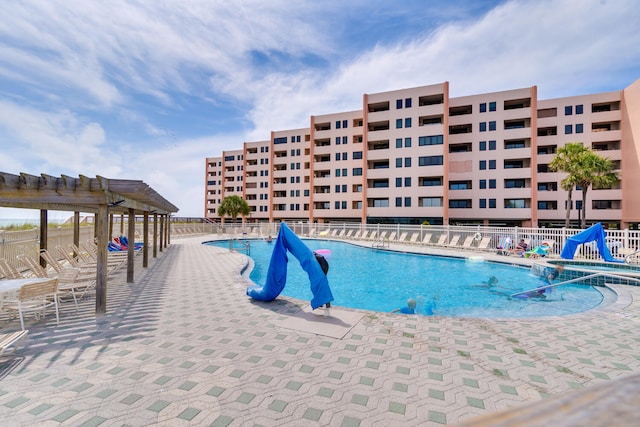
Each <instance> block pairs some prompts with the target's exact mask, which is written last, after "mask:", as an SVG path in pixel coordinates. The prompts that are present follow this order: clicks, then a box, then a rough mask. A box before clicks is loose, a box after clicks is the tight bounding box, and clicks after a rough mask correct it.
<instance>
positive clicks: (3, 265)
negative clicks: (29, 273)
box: [0, 258, 23, 279]
mask: <svg viewBox="0 0 640 427" xmlns="http://www.w3.org/2000/svg"><path fill="white" fill-rule="evenodd" d="M0 275H1V276H2V277H4V278H5V279H22V277H23V276H22V274H20V272H19V271H18V269H16V268H15V267H14V266H13V265H11V264H9V261H7V260H6V259H4V258H0Z"/></svg>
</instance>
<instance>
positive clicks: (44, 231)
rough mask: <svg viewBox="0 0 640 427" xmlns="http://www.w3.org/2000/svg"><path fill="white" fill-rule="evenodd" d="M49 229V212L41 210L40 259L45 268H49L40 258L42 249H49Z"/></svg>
mask: <svg viewBox="0 0 640 427" xmlns="http://www.w3.org/2000/svg"><path fill="white" fill-rule="evenodd" d="M48 229H49V220H48V219H47V210H46V209H41V210H40V249H39V250H38V258H39V259H40V265H41V266H43V267H45V268H46V267H47V262H46V261H45V260H44V259H42V258H40V251H41V250H42V249H47V238H48Z"/></svg>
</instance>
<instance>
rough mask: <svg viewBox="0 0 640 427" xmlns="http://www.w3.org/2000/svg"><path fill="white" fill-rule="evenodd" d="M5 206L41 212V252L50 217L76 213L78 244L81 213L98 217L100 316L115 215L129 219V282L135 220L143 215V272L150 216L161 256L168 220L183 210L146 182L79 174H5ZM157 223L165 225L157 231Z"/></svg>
mask: <svg viewBox="0 0 640 427" xmlns="http://www.w3.org/2000/svg"><path fill="white" fill-rule="evenodd" d="M0 207H11V208H24V209H39V210H40V249H46V245H47V222H48V220H47V212H48V211H49V210H54V211H69V212H74V234H73V236H74V242H75V243H76V244H78V243H79V242H78V240H79V237H80V224H79V218H80V216H79V213H80V212H87V213H93V214H95V236H96V242H97V244H98V254H97V259H98V263H97V266H96V313H104V312H106V310H107V245H108V244H109V241H110V239H111V235H110V228H111V229H112V228H113V214H120V215H122V216H123V217H124V215H127V216H128V230H127V239H128V240H129V242H131V243H132V244H130V245H129V246H128V249H127V282H133V278H134V262H133V260H134V245H133V242H134V241H135V217H136V215H143V217H144V220H143V228H144V232H143V236H144V237H143V238H144V246H143V248H142V251H143V252H142V256H143V262H142V265H143V267H147V265H148V259H149V258H148V249H149V241H148V240H149V238H148V235H149V215H153V218H154V221H153V256H154V257H156V255H157V254H156V247H157V238H158V232H159V239H160V251H162V247H163V246H164V247H166V245H167V244H168V242H169V236H170V227H169V223H170V221H169V217H170V216H171V214H172V213H175V212H177V211H178V208H177V207H176V206H174V205H173V204H171V203H170V202H169V201H167V200H166V199H165V198H164V197H162V196H161V195H160V194H158V193H157V192H156V191H155V190H153V189H152V188H151V187H149V186H148V185H147V184H145V183H144V182H142V181H136V180H125V179H108V178H104V177H101V176H96V177H95V178H89V177H87V176H83V175H80V177H79V178H74V177H70V176H66V175H62V176H60V177H55V176H51V175H45V174H42V175H40V176H36V175H29V174H24V173H21V174H20V175H13V174H9V173H5V172H0ZM158 223H159V225H160V227H159V230H158Z"/></svg>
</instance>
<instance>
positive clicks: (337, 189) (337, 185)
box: [336, 184, 340, 193]
mask: <svg viewBox="0 0 640 427" xmlns="http://www.w3.org/2000/svg"><path fill="white" fill-rule="evenodd" d="M339 192H340V184H336V193H339Z"/></svg>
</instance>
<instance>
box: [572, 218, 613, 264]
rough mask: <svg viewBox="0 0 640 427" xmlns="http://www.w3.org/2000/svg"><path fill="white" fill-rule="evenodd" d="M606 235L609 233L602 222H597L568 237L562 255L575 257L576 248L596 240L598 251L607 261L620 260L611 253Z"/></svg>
mask: <svg viewBox="0 0 640 427" xmlns="http://www.w3.org/2000/svg"><path fill="white" fill-rule="evenodd" d="M606 237H607V234H606V233H605V231H604V228H602V224H601V223H597V224H594V225H592V226H591V227H589V228H587V229H586V230H584V231H581V232H580V233H578V234H576V235H575V236H571V237H569V238H568V239H567V243H565V245H564V248H562V253H561V254H560V256H561V257H562V258H564V259H573V256H574V255H575V253H576V249H577V248H578V245H580V244H582V243H586V242H591V241H594V240H595V241H596V244H597V245H598V252H600V256H602V259H604V260H605V261H607V262H620V260H617V259H615V258H614V257H613V256H612V255H611V251H609V248H608V247H607V245H606V240H605V239H606Z"/></svg>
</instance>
